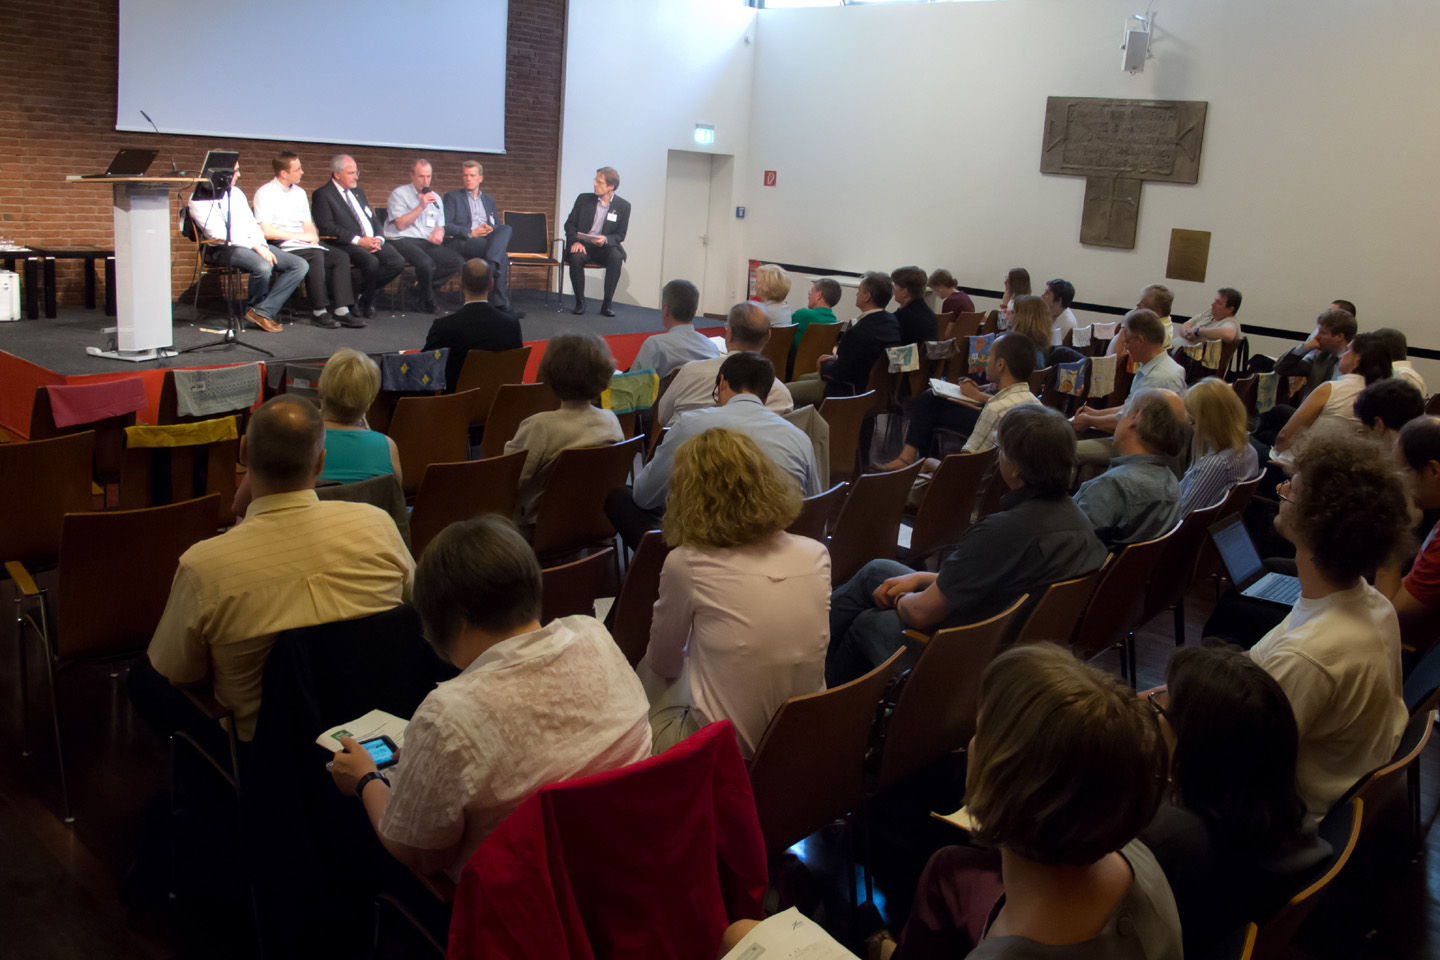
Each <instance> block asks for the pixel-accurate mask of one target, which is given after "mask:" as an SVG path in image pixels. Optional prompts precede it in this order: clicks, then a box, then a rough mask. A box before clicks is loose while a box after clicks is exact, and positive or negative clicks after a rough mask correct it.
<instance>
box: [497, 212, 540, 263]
mask: <svg viewBox="0 0 1440 960" xmlns="http://www.w3.org/2000/svg"><path fill="white" fill-rule="evenodd" d="M503 219H504V221H505V226H507V227H509V228H510V246H509V247H508V248H507V250H506V252H507V253H508V254H509V255H510V256H512V257H515V256H519V257H549V256H551V246H552V241H551V233H550V215H549V214H548V213H539V212H532V211H529V210H506V211H505V213H504V215H503Z"/></svg>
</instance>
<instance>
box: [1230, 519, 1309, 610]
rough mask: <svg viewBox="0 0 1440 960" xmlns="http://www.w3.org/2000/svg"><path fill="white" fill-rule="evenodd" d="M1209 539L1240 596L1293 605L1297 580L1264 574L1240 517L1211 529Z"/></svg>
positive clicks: (1296, 595) (1298, 596)
mask: <svg viewBox="0 0 1440 960" xmlns="http://www.w3.org/2000/svg"><path fill="white" fill-rule="evenodd" d="M1210 536H1211V537H1212V538H1213V539H1214V540H1215V547H1216V549H1217V550H1219V551H1220V559H1221V560H1223V561H1225V570H1226V571H1227V572H1228V573H1229V574H1230V579H1231V580H1232V581H1233V582H1234V584H1235V589H1237V590H1239V591H1240V594H1241V596H1246V597H1254V598H1255V599H1257V600H1267V601H1269V602H1270V603H1278V604H1280V605H1281V606H1286V607H1290V606H1294V605H1295V601H1296V600H1299V599H1300V578H1299V577H1292V576H1290V575H1289V574H1284V573H1275V572H1273V571H1267V570H1266V569H1265V566H1264V564H1262V563H1261V562H1260V554H1258V553H1256V552H1255V544H1254V543H1252V542H1251V541H1250V532H1249V531H1248V530H1246V529H1245V524H1244V523H1243V522H1242V521H1241V519H1240V517H1239V515H1238V514H1237V515H1236V516H1233V517H1230V518H1229V519H1226V520H1221V521H1220V522H1219V523H1217V524H1215V525H1214V526H1212V527H1211V528H1210Z"/></svg>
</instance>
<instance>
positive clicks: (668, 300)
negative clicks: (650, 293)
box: [630, 280, 720, 380]
mask: <svg viewBox="0 0 1440 960" xmlns="http://www.w3.org/2000/svg"><path fill="white" fill-rule="evenodd" d="M699 306H700V291H699V290H697V289H695V284H693V283H691V282H690V281H689V280H671V281H670V282H669V283H667V284H665V289H664V290H662V291H660V322H661V324H663V325H664V327H665V332H664V333H660V334H656V335H655V336H653V337H650V338H649V339H647V340H646V341H645V342H644V343H642V344H641V345H640V352H639V353H637V354H635V362H634V363H632V364H630V369H631V370H654V371H655V373H656V374H658V375H659V377H660V379H661V380H664V379H665V378H666V377H668V376H670V374H671V372H672V371H674V370H678V369H679V368H680V367H682V366H684V365H685V364H687V363H690V362H691V361H694V360H713V359H715V358H716V357H718V356H719V355H720V348H719V347H717V346H715V342H714V341H713V340H711V339H710V338H709V337H707V336H704V335H703V334H701V333H698V332H696V330H695V326H694V323H693V322H692V321H694V319H695V311H696V310H697V309H698V308H699Z"/></svg>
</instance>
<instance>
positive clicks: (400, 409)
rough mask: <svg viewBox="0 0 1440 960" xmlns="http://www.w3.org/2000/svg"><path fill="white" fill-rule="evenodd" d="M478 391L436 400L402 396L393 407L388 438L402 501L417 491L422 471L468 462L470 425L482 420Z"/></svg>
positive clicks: (422, 475)
mask: <svg viewBox="0 0 1440 960" xmlns="http://www.w3.org/2000/svg"><path fill="white" fill-rule="evenodd" d="M479 400H480V391H479V390H467V391H465V392H464V393H448V394H441V395H438V396H429V397H415V396H404V397H401V398H400V400H399V402H398V403H396V404H395V416H394V417H393V418H392V419H391V420H390V429H389V435H390V439H391V440H394V441H395V446H396V447H398V448H399V449H400V472H401V474H402V477H403V481H404V488H405V498H406V499H407V500H410V499H413V498H414V496H415V491H417V490H419V489H420V480H421V479H422V478H423V477H424V476H425V468H426V467H428V466H429V465H430V464H432V463H455V462H457V461H460V460H465V459H468V456H467V455H468V452H469V451H468V445H469V439H470V424H472V423H475V422H477V421H479V420H482V419H484V417H485V411H484V410H481V409H480V407H479Z"/></svg>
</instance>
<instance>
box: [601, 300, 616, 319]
mask: <svg viewBox="0 0 1440 960" xmlns="http://www.w3.org/2000/svg"><path fill="white" fill-rule="evenodd" d="M600 316H602V317H613V316H615V309H614V308H613V307H611V306H610V304H608V303H606V304H602V305H601V307H600Z"/></svg>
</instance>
